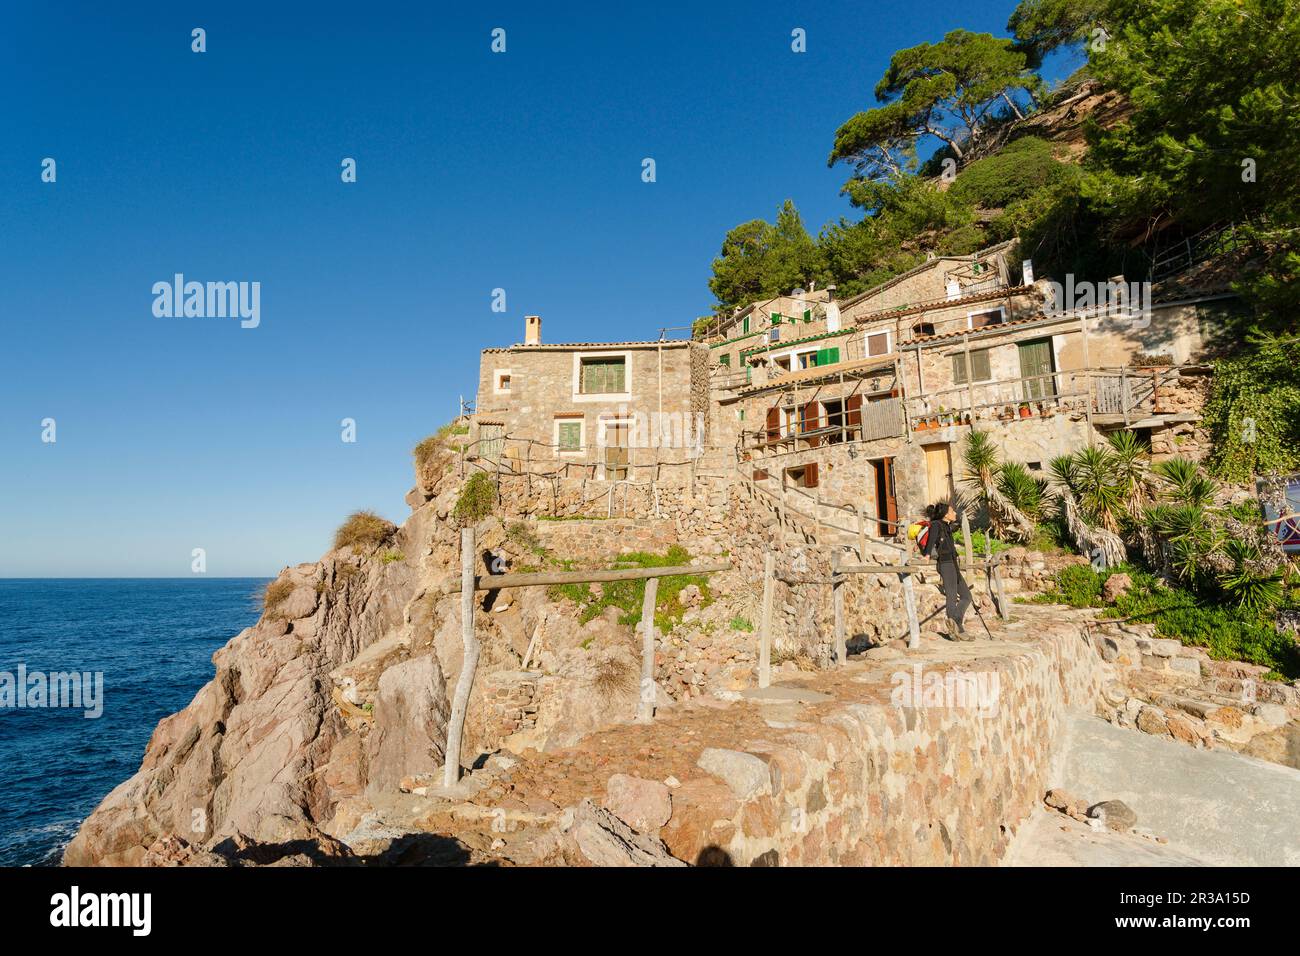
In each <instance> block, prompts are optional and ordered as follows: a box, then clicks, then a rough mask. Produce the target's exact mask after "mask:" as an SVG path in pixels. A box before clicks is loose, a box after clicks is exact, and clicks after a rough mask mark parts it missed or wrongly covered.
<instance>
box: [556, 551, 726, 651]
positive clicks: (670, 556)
mask: <svg viewBox="0 0 1300 956" xmlns="http://www.w3.org/2000/svg"><path fill="white" fill-rule="evenodd" d="M690 560H691V555H690V552H689V551H687V550H686V549H685V548H683V547H681V546H680V545H673V546H672V547H670V548H669V549H668V550H667V551H666V552H665V553H664V554H652V553H650V552H646V551H637V552H633V553H631V554H623V555H619V557H618V560H617V561H616V562H615V565H616V566H618V567H627V568H663V567H672V566H674V565H682V564H689V563H690ZM645 584H646V579H644V578H642V579H641V580H638V581H606V582H604V583H603V584H602V585H601V595H600V597H599V598H597V597H596V595H595V593H594V592H593V591H592V589H591V585H589V584H555V585H552V586H551V587H550V588H548V589H547V596H548V597H550V598H551V599H552V600H560V599H567V600H570V601H572V602H573V603H574V604H577V605H578V606H579V608H581V610H580V611H579V612H578V620H579V621H581V622H582V623H583V624H585V623H587V622H588V621H590V620H592V619H593V618H595V617H598V616H599V615H600V614H602V613H604V611H605V609H606V608H610V607H616V608H618V609H619V610H620V611H622V613H621V614H620V615H619V618H618V622H619V623H620V624H630V625H636V624H639V623H640V622H641V604H642V602H643V601H644V600H645ZM688 584H694V585H697V586H698V587H699V589H700V606H701V607H705V606H707V605H708V604H710V603H712V601H713V595H712V593H711V591H710V590H709V581H708V576H707V575H703V574H674V575H669V576H668V577H663V578H660V579H659V593H658V594H657V596H656V598H655V626H656V627H658V628H659V629H660V630H662V631H664V632H665V633H667V632H668V631H671V630H672V629H673V628H674V627H676V626H677V624H678V623H679V622H680V621H681V619H682V615H684V614H685V613H686V608H685V607H683V606H682V604H681V602H680V601H679V600H678V599H677V594H678V592H679V591H681V589H682V588H684V587H686V586H687V585H688ZM751 626H752V625H751Z"/></svg>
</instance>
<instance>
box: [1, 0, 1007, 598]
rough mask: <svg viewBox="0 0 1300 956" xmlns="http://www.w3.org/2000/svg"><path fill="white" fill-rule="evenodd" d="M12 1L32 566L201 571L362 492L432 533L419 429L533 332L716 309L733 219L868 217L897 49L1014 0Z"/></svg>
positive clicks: (277, 564)
mask: <svg viewBox="0 0 1300 956" xmlns="http://www.w3.org/2000/svg"><path fill="white" fill-rule="evenodd" d="M16 6H17V5H8V6H7V7H6V9H5V11H4V12H3V13H0V83H2V86H3V88H4V89H5V90H7V91H8V92H9V97H8V101H7V107H8V108H7V110H6V117H5V123H4V126H5V133H4V136H3V137H0V282H3V299H2V300H0V302H2V303H3V316H2V321H3V326H2V328H3V339H2V343H3V346H2V347H0V576H9V577H11V576H83V575H89V576H97V575H98V576H135V575H145V576H149V575H157V576H178V577H183V576H189V575H190V561H191V557H190V555H191V551H192V549H193V548H196V547H202V548H204V549H205V550H206V553H207V568H208V574H209V575H210V576H221V575H269V574H274V573H275V572H276V571H278V570H279V569H280V568H281V567H282V566H284V565H286V564H293V563H297V562H299V561H308V560H314V559H315V558H316V557H318V556H319V555H320V554H321V553H322V552H323V551H325V550H326V548H327V547H328V544H329V539H330V536H331V534H332V532H333V529H334V528H335V527H336V526H337V524H338V523H339V521H340V520H341V519H342V518H343V517H344V516H345V515H346V514H348V513H349V512H351V511H353V510H355V509H357V508H374V509H376V510H378V511H379V512H380V513H382V514H384V515H385V516H387V517H389V518H391V519H392V520H394V521H397V522H400V521H402V520H403V519H404V518H405V516H406V514H407V513H408V509H407V507H406V505H405V504H404V503H403V500H402V499H403V496H404V495H405V493H406V492H407V490H408V489H409V488H410V487H411V484H412V478H411V467H410V450H411V448H412V446H413V445H414V444H415V443H416V442H417V441H418V440H419V439H420V438H422V437H423V436H424V435H426V434H428V433H429V432H431V431H433V430H434V429H435V428H437V426H438V425H440V424H441V423H443V422H445V421H446V420H447V419H448V418H450V417H451V415H452V414H453V413H454V411H455V409H456V402H457V399H458V396H459V395H460V394H462V393H464V394H465V395H466V397H472V393H473V391H474V389H475V387H476V381H477V366H478V351H479V349H481V348H483V347H486V346H491V345H507V344H510V343H512V342H515V341H518V340H519V339H520V338H521V337H522V331H521V329H522V322H523V320H522V316H523V315H524V314H525V313H538V314H541V315H542V316H543V323H544V324H543V335H544V338H545V339H547V340H550V341H572V340H585V339H603V338H610V339H633V338H653V337H656V336H657V334H658V329H660V328H661V327H663V326H682V325H688V324H689V323H690V321H691V320H692V319H693V318H694V317H696V316H697V315H701V314H703V313H705V312H707V311H708V309H709V303H710V296H709V293H708V287H707V279H708V275H709V265H710V262H711V260H712V258H713V257H714V256H715V255H716V254H717V251H718V247H719V245H720V243H721V241H722V237H723V235H724V233H725V232H726V230H727V229H728V228H730V227H731V226H733V225H735V224H737V223H739V222H742V221H744V220H747V219H752V218H756V217H760V216H761V217H765V218H768V219H771V218H772V217H773V216H774V215H775V212H776V209H777V206H778V205H779V204H780V203H781V201H782V200H784V199H785V198H787V197H789V198H792V199H794V201H795V203H796V204H797V205H798V207H799V209H800V211H801V212H802V214H803V216H804V220H805V222H806V223H807V224H808V225H809V227H810V229H812V230H813V231H814V232H816V230H817V229H818V228H819V227H820V226H821V224H822V223H824V222H826V221H827V220H830V219H833V218H836V217H838V216H840V215H845V214H851V209H850V207H849V206H848V204H847V202H846V201H845V200H843V199H842V198H841V197H840V196H839V192H838V191H839V186H840V185H841V183H842V182H843V180H844V178H845V176H846V172H847V170H846V169H845V168H843V167H841V168H836V169H827V168H826V156H827V154H828V153H829V151H830V146H831V141H832V138H833V135H834V132H835V129H836V127H837V126H838V125H839V124H840V123H841V122H842V121H843V120H844V119H846V118H847V117H848V116H849V115H851V114H852V113H853V112H855V111H857V110H859V109H862V108H866V107H869V106H871V105H872V104H873V100H872V97H871V90H872V87H873V86H874V84H875V82H876V80H877V79H878V78H879V76H880V74H881V73H882V72H883V70H884V68H885V66H886V64H887V62H888V59H889V56H890V54H892V53H893V51H894V50H896V49H898V48H901V47H904V46H909V45H912V44H915V43H918V42H921V41H924V40H937V39H939V38H940V37H941V36H942V34H943V33H944V32H945V31H947V30H949V29H952V28H954V27H958V26H963V27H966V28H969V29H974V30H988V31H991V32H994V33H997V34H1002V33H1003V32H1004V29H1003V28H1004V26H1005V23H1006V18H1007V16H1008V14H1009V13H1010V10H1011V9H1012V6H1013V4H1012V3H1011V2H1010V0H998V2H972V0H968V2H960V3H957V2H953V3H948V2H935V3H930V4H927V5H926V6H925V7H924V10H923V12H921V10H920V8H916V7H910V6H907V5H898V4H883V3H880V4H877V3H835V4H831V3H808V4H792V3H788V2H787V3H775V2H755V0H745V2H727V3H710V4H698V3H695V4H675V3H656V4H650V5H643V4H642V5H636V4H628V5H624V6H623V8H620V9H618V10H616V11H615V10H611V9H608V8H603V5H598V4H567V5H563V9H562V10H560V11H558V12H557V11H554V10H545V9H543V7H544V6H551V5H541V4H536V3H530V4H522V3H521V4H491V5H488V4H455V5H446V4H430V3H420V4H414V3H413V4H377V5H373V6H367V5H365V4H339V5H337V6H335V5H333V4H329V3H321V4H312V5H310V7H307V6H306V5H303V9H302V10H300V11H298V12H292V11H289V10H287V9H278V8H279V7H280V6H281V5H276V4H267V3H229V2H222V3H209V4H185V3H132V4H123V5H105V4H95V3H89V2H87V3H83V4H75V5H73V4H58V3H53V4H39V5H37V4H24V5H22V8H21V9H16ZM119 6H120V7H121V8H122V9H121V10H120V11H119V10H118V9H115V8H117V7H119ZM284 6H286V7H287V6H288V5H284ZM110 8H113V9H110ZM308 9H309V10H310V12H306V11H307V10H308ZM194 27H203V28H204V29H205V30H206V31H207V52H205V53H202V54H196V53H193V52H191V49H190V44H191V39H190V31H191V30H192V29H193V28H194ZM495 27H501V28H504V29H505V30H506V42H507V52H506V53H504V54H493V53H492V52H491V50H490V48H489V47H490V41H491V37H490V33H491V31H492V29H493V28H495ZM795 27H802V28H804V29H805V30H806V31H807V44H808V52H807V53H805V54H795V53H793V52H791V49H790V33H791V30H792V29H794V28H795ZM45 157H52V158H54V159H55V161H56V162H57V181H56V182H55V183H52V184H50V183H43V182H41V175H40V174H41V162H42V160H43V159H44V158H45ZM344 157H353V158H355V159H356V161H357V173H358V175H357V182H356V183H352V184H344V183H342V182H341V181H340V163H341V161H342V160H343V158H344ZM644 157H653V158H654V160H655V162H656V167H657V182H655V183H644V182H642V181H641V161H642V159H643V158H644ZM177 272H181V273H184V274H185V276H186V277H187V278H188V279H197V280H200V281H208V280H212V281H231V280H245V281H258V282H260V283H261V324H260V326H259V327H257V328H256V329H242V328H240V326H239V323H238V321H237V320H235V319H201V318H183V317H182V318H158V317H155V316H154V314H153V311H152V305H153V295H152V292H151V288H152V286H153V284H154V283H155V282H158V281H170V280H171V277H172V276H173V274H174V273H177ZM498 287H499V288H503V289H505V290H506V295H507V306H508V311H507V312H506V313H505V314H500V313H494V312H493V311H491V308H490V306H491V292H492V290H493V289H494V288H498ZM46 418H53V419H55V421H56V423H57V441H56V442H55V443H53V444H50V443H45V442H42V440H41V434H42V428H41V422H42V420H43V419H46ZM343 418H353V419H355V420H356V423H357V441H356V442H355V443H352V444H348V443H344V442H343V441H341V439H340V431H341V428H340V421H341V420H342V419H343Z"/></svg>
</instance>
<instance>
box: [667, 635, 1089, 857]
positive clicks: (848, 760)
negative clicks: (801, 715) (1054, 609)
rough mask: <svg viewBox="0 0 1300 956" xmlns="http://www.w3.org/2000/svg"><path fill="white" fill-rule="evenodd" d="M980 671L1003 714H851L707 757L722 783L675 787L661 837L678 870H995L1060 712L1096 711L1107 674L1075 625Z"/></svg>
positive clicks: (1025, 810) (1037, 788) (930, 709)
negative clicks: (716, 866) (694, 865)
mask: <svg viewBox="0 0 1300 956" xmlns="http://www.w3.org/2000/svg"><path fill="white" fill-rule="evenodd" d="M931 666H934V667H936V668H937V669H940V670H942V669H943V667H942V665H938V664H933V665H931ZM898 667H899V668H900V670H906V669H908V668H910V667H911V662H910V661H909V662H906V663H905V662H904V661H903V659H902V658H901V656H900V658H899V663H898ZM978 667H979V668H980V670H981V671H983V672H986V673H996V674H997V675H998V687H999V689H1000V693H999V695H998V698H997V702H996V713H993V714H989V715H984V716H981V715H977V714H973V713H971V712H970V711H968V710H965V709H960V708H954V707H944V706H929V705H927V706H920V707H900V706H892V705H890V704H888V703H886V702H884V701H879V702H871V703H855V704H841V705H838V706H836V707H835V708H833V709H831V710H830V711H829V712H828V711H825V710H823V711H821V714H820V716H818V717H817V718H816V720H815V722H812V721H802V722H799V723H797V724H795V725H793V726H791V727H789V729H784V730H773V731H772V732H771V734H770V739H756V740H752V741H749V742H748V743H747V744H746V745H745V749H744V750H743V751H737V750H724V751H713V752H708V751H706V752H705V755H704V756H702V757H701V758H700V766H701V767H703V768H704V769H706V770H708V771H709V772H710V773H712V774H714V775H715V776H717V777H719V778H721V780H722V781H723V782H724V783H725V784H726V786H712V785H704V783H703V782H701V781H697V782H694V783H693V784H690V785H687V786H683V787H681V788H679V789H677V790H675V791H674V792H673V795H672V803H673V815H672V818H671V819H670V820H669V822H668V823H667V825H666V826H665V827H664V828H663V829H662V830H661V831H660V835H661V837H662V838H663V839H664V841H665V843H667V845H668V847H669V848H670V850H671V851H672V852H673V855H674V856H676V857H678V858H679V859H684V860H688V861H692V862H694V861H697V860H700V859H703V860H705V861H707V860H708V859H710V858H711V856H712V858H714V859H719V858H722V859H728V860H730V862H732V863H734V864H735V865H740V866H744V865H805V866H808V865H913V866H915V865H922V866H927V865H928V866H938V865H992V864H996V863H997V862H999V860H1000V859H1001V858H1002V855H1003V853H1004V852H1005V850H1006V848H1007V846H1008V844H1009V842H1010V840H1011V838H1012V836H1013V834H1014V831H1015V829H1016V827H1017V826H1018V825H1019V824H1020V823H1022V822H1023V821H1024V820H1025V819H1026V818H1027V816H1028V815H1029V813H1030V811H1031V810H1032V808H1033V807H1034V805H1035V804H1036V803H1037V802H1038V801H1039V800H1040V799H1041V797H1042V794H1043V792H1044V790H1045V788H1046V787H1047V786H1050V781H1049V779H1048V775H1049V769H1050V762H1051V759H1052V755H1053V750H1054V748H1055V744H1056V740H1057V734H1058V732H1059V730H1060V726H1061V718H1062V714H1063V711H1064V709H1065V708H1067V707H1082V708H1085V709H1090V708H1091V707H1092V704H1093V701H1094V699H1095V696H1096V694H1097V693H1098V691H1099V688H1100V686H1101V684H1102V682H1103V681H1104V679H1105V674H1106V667H1105V665H1104V664H1103V662H1102V661H1101V660H1100V657H1099V656H1098V655H1097V654H1096V652H1095V650H1094V649H1093V646H1092V645H1091V643H1090V642H1089V640H1088V639H1087V638H1086V637H1085V636H1084V635H1083V634H1082V632H1081V629H1080V627H1079V626H1078V625H1077V624H1076V625H1075V626H1074V627H1071V628H1057V629H1055V630H1054V631H1052V632H1051V633H1047V634H1043V635H1041V638H1040V640H1039V642H1038V645H1037V646H1035V647H1032V648H1025V647H1015V648H1007V649H1006V650H1005V651H1004V652H1003V653H1002V654H1000V655H998V656H992V657H981V658H980V659H979V661H978ZM886 686H887V685H886ZM877 693H878V694H883V693H885V688H882V689H881V690H880V691H878V692H877ZM769 726H777V725H770V724H769ZM702 855H703V856H702Z"/></svg>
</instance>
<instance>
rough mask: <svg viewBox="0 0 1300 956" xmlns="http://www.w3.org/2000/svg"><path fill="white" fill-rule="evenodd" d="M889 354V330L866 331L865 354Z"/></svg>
mask: <svg viewBox="0 0 1300 956" xmlns="http://www.w3.org/2000/svg"><path fill="white" fill-rule="evenodd" d="M888 354H889V332H888V330H883V331H880V332H868V333H867V355H888Z"/></svg>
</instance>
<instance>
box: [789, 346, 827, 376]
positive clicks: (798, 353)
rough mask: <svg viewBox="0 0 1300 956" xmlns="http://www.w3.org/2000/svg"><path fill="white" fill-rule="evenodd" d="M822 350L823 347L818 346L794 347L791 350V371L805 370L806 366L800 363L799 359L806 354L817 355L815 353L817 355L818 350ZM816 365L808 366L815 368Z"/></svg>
mask: <svg viewBox="0 0 1300 956" xmlns="http://www.w3.org/2000/svg"><path fill="white" fill-rule="evenodd" d="M820 351H821V349H817V348H811V349H792V350H791V351H790V371H792V372H802V371H804V367H803V366H802V365H800V364H799V359H800V358H802V357H803V356H805V355H814V356H815V355H816V354H817V353H818V352H820ZM814 367H815V366H812V365H809V366H808V368H814Z"/></svg>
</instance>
